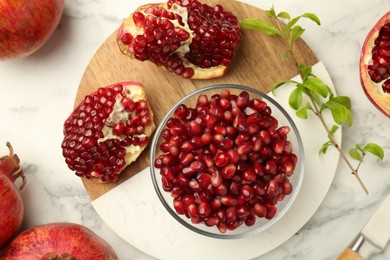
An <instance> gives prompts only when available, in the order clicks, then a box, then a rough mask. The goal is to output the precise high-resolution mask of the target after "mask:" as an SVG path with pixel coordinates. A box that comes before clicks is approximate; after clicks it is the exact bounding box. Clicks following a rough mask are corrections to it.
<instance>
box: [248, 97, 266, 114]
mask: <svg viewBox="0 0 390 260" xmlns="http://www.w3.org/2000/svg"><path fill="white" fill-rule="evenodd" d="M250 106H251V107H252V108H255V109H256V110H257V111H258V112H261V111H263V110H264V109H265V108H266V107H267V103H265V102H264V101H263V100H260V99H257V98H254V99H252V100H251V102H250Z"/></svg>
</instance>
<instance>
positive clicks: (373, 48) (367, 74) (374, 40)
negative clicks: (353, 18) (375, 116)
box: [360, 12, 390, 116]
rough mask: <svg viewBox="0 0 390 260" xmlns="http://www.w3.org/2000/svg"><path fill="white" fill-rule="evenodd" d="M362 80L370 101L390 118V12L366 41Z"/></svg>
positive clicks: (363, 50)
mask: <svg viewBox="0 0 390 260" xmlns="http://www.w3.org/2000/svg"><path fill="white" fill-rule="evenodd" d="M360 79H361V83H362V86H363V89H364V91H365V93H366V94H367V96H368V97H369V98H370V100H371V101H372V102H373V103H374V104H375V105H376V106H377V107H378V108H379V109H380V110H381V111H382V112H384V113H385V114H386V115H388V116H390V12H388V13H386V14H385V15H384V16H383V17H382V18H381V19H380V20H379V21H378V22H377V23H376V24H375V26H374V27H373V28H372V29H371V31H370V32H369V33H368V35H367V38H366V39H365V42H364V44H363V48H362V51H361V55H360Z"/></svg>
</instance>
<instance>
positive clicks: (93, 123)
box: [62, 82, 168, 182]
mask: <svg viewBox="0 0 390 260" xmlns="http://www.w3.org/2000/svg"><path fill="white" fill-rule="evenodd" d="M154 129H155V124H154V122H153V113H152V110H151V108H150V106H149V105H148V102H147V99H146V92H145V89H144V87H143V85H142V84H140V83H137V82H121V83H117V84H113V85H110V86H107V87H104V88H99V89H98V90H97V91H96V92H94V93H92V94H90V95H88V96H86V97H85V98H84V100H83V101H82V102H81V103H80V104H79V105H78V106H77V107H76V108H75V109H74V111H73V112H72V114H71V115H70V116H69V118H68V119H67V120H66V121H65V124H64V140H63V142H62V149H63V155H64V157H65V162H66V163H67V164H68V166H69V168H70V169H71V170H73V171H75V172H76V175H77V176H80V177H86V178H88V179H98V180H100V181H102V182H110V181H116V180H117V179H118V176H119V174H120V172H121V171H122V170H123V169H124V168H125V167H126V166H127V165H129V164H130V163H132V162H133V161H135V160H136V159H137V158H138V156H139V155H140V154H141V152H142V151H143V150H144V149H145V147H146V146H147V144H148V142H149V138H150V136H151V134H152V133H153V131H154ZM167 160H168V159H165V160H162V161H161V163H162V164H165V165H166V164H168V162H167Z"/></svg>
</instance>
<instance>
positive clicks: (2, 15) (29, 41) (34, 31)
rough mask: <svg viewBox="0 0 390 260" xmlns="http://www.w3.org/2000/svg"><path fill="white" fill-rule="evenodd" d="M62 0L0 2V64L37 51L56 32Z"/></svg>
mask: <svg viewBox="0 0 390 260" xmlns="http://www.w3.org/2000/svg"><path fill="white" fill-rule="evenodd" d="M63 9H64V0H29V1H23V0H0V60H8V59H17V58H23V57H26V56H28V55H30V54H32V53H33V52H35V51H37V50H38V49H39V48H40V47H42V45H43V44H44V43H45V42H46V41H47V40H48V39H49V37H50V36H51V35H52V34H53V32H54V30H55V29H56V27H57V25H58V23H59V21H60V18H61V15H62V11H63Z"/></svg>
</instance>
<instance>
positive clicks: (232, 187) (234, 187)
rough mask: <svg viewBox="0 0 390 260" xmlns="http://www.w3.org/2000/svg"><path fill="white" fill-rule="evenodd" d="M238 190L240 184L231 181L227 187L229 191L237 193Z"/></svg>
mask: <svg viewBox="0 0 390 260" xmlns="http://www.w3.org/2000/svg"><path fill="white" fill-rule="evenodd" d="M239 191H240V185H239V184H238V183H237V182H232V183H231V184H230V187H229V193H230V194H233V195H237V194H238V193H239Z"/></svg>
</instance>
